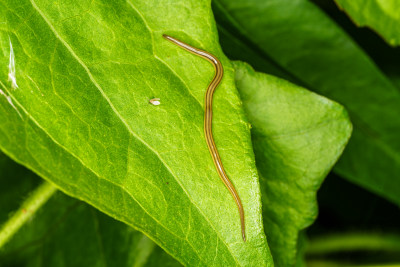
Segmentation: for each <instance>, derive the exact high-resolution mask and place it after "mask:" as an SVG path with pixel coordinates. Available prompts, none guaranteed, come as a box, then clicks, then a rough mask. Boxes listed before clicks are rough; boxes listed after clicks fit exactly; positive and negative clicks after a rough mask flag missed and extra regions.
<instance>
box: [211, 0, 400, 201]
mask: <svg viewBox="0 0 400 267" xmlns="http://www.w3.org/2000/svg"><path fill="white" fill-rule="evenodd" d="M213 3H214V10H215V12H216V18H217V21H218V22H219V23H222V24H223V26H224V28H225V29H228V28H229V29H231V31H233V30H234V32H231V34H232V35H235V34H236V32H238V33H239V36H244V37H245V38H246V39H247V41H246V40H245V41H244V42H247V43H251V44H252V45H253V46H255V47H256V48H257V49H258V51H259V52H258V55H259V57H258V59H257V60H271V59H272V60H273V61H274V62H275V63H276V64H278V65H279V66H281V67H282V68H283V69H285V70H286V71H287V72H289V73H290V74H291V75H293V76H294V77H295V78H296V79H297V80H300V81H301V84H302V85H305V86H306V88H309V89H311V90H313V91H316V92H318V93H320V94H322V95H324V96H327V97H328V98H330V99H333V100H336V101H338V102H339V103H341V104H343V105H344V106H345V107H346V109H347V110H348V112H349V114H350V117H351V120H352V122H353V125H354V133H353V136H352V139H351V141H350V143H349V145H348V147H347V148H346V151H345V152H344V154H343V156H342V157H341V159H340V160H339V162H338V164H337V165H336V166H335V169H334V170H335V172H336V173H338V174H340V175H341V176H343V177H345V178H346V179H348V180H350V181H352V182H354V183H356V184H358V185H361V186H363V187H365V188H367V189H368V190H371V191H372V192H375V193H377V194H379V195H381V196H384V197H385V198H387V199H389V200H391V201H393V202H394V203H397V204H398V205H399V204H400V197H399V194H398V192H399V191H400V178H399V175H398V174H399V173H400V161H399V159H400V154H399V151H400V142H399V140H398V136H397V133H398V132H399V131H400V122H399V120H398V118H399V117H400V106H399V104H398V103H400V94H399V91H398V89H397V88H395V87H394V86H393V84H392V83H391V82H390V81H389V80H388V79H387V77H386V76H384V75H383V74H382V72H381V71H380V70H379V69H378V68H377V67H376V66H375V64H374V63H373V62H372V61H371V60H370V58H368V56H367V55H366V54H365V53H364V52H363V51H362V50H361V49H360V48H359V47H358V46H357V45H356V44H355V43H354V42H353V41H352V39H351V38H350V37H349V36H348V35H347V34H345V33H344V31H343V30H342V29H341V28H339V27H338V26H337V25H336V24H335V22H333V21H332V20H331V19H330V18H328V17H327V16H326V14H324V13H323V12H322V11H321V10H320V9H319V8H318V7H317V6H316V5H315V4H313V3H312V2H310V1H306V0H296V1H292V0H288V1H286V0H281V1H273V0H270V1H264V2H260V1H255V0H233V1H227V0H215V1H214V2H213ZM224 23H227V25H225V24H224ZM222 43H224V42H222ZM228 56H230V57H231V58H235V57H233V56H232V55H228ZM250 63H252V62H250Z"/></svg>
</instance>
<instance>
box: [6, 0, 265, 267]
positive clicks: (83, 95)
mask: <svg viewBox="0 0 400 267" xmlns="http://www.w3.org/2000/svg"><path fill="white" fill-rule="evenodd" d="M0 14H1V15H0V17H1V18H2V20H3V21H4V23H1V24H0V44H1V55H0V81H1V86H2V87H1V90H2V91H1V94H2V95H1V98H0V120H1V121H2V123H1V124H0V147H1V149H2V150H3V151H4V152H5V153H6V154H7V155H9V156H10V157H11V158H13V159H14V160H16V161H17V162H19V163H22V164H23V165H25V166H27V167H28V168H30V169H32V170H34V171H35V172H36V173H38V174H39V175H40V176H42V177H43V178H45V179H47V180H49V181H51V182H52V183H54V184H55V185H56V186H57V187H58V188H59V189H61V190H62V191H64V192H65V193H67V194H68V195H70V196H73V197H75V198H78V199H81V200H84V201H85V202H88V203H90V204H91V205H93V206H95V207H96V208H98V209H99V210H101V211H103V212H105V213H106V214H108V215H110V216H111V217H113V218H115V219H118V220H121V221H123V222H125V223H127V224H128V225H130V226H132V227H134V228H135V229H137V230H139V231H141V232H143V233H145V234H146V235H147V236H149V237H150V238H151V239H153V240H154V241H155V242H156V243H157V244H159V245H160V246H161V247H163V248H165V250H166V251H168V252H169V253H170V254H172V255H173V256H174V257H175V258H177V259H178V260H179V261H180V262H181V263H183V264H185V265H190V266H197V265H220V266H234V265H249V264H250V263H251V265H256V266H268V265H271V264H272V259H271V256H270V254H269V249H268V246H267V243H266V238H265V234H264V232H263V228H262V220H261V201H260V198H261V197H260V191H259V184H258V177H257V171H256V168H255V163H254V158H253V151H252V146H251V139H250V130H249V126H248V123H247V120H246V118H245V116H244V112H243V110H242V107H241V105H240V100H239V97H238V94H237V92H236V89H235V87H234V76H233V70H232V67H231V65H230V63H229V61H228V60H227V59H226V58H225V57H224V56H223V54H222V52H221V50H220V48H219V45H218V39H217V30H216V27H215V23H214V21H213V17H212V13H211V8H210V3H209V1H197V0H196V1H195V0H193V1H89V0H87V1H79V2H76V1H61V2H56V3H55V2H54V1H45V0H32V1H27V0H22V1H11V0H7V1H2V2H0ZM163 33H167V34H170V35H173V36H175V37H177V38H179V39H181V40H183V41H185V42H188V43H190V44H192V45H194V46H196V47H199V48H202V49H205V50H207V51H210V52H212V53H213V54H215V55H216V56H218V57H219V58H220V59H221V61H222V63H223V65H224V68H225V75H224V80H223V82H222V84H221V85H220V86H219V87H218V90H217V91H216V93H215V96H214V121H213V132H214V135H215V142H216V144H217V147H219V150H220V154H221V158H222V161H223V163H224V165H225V168H226V171H227V173H228V176H229V177H230V178H231V180H232V182H233V184H234V185H235V187H236V189H237V191H238V192H239V195H240V197H241V199H242V202H243V205H244V209H245V215H246V229H247V242H246V243H244V242H243V240H242V239H241V233H240V221H239V215H238V211H237V208H236V205H235V203H234V201H233V199H232V197H231V195H230V194H229V192H228V191H227V189H226V188H225V186H224V185H223V183H222V182H221V181H220V179H219V177H218V174H217V172H216V170H215V167H214V164H213V162H212V159H211V157H210V154H209V152H208V149H207V145H206V143H205V139H204V134H203V98H204V93H205V90H206V88H207V85H208V84H209V82H210V80H211V78H212V76H213V71H214V70H213V67H212V66H211V65H210V63H209V62H207V61H205V60H204V59H202V58H200V57H197V56H195V55H191V54H190V53H188V52H187V51H184V50H183V49H181V48H179V47H177V46H175V45H173V44H171V43H169V42H167V41H166V40H164V39H163V38H162V34H163ZM152 98H160V100H161V105H159V106H154V105H151V104H149V100H150V99H152Z"/></svg>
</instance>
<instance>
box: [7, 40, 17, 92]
mask: <svg viewBox="0 0 400 267" xmlns="http://www.w3.org/2000/svg"><path fill="white" fill-rule="evenodd" d="M8 39H9V41H10V59H9V63H8V80H9V81H10V82H11V87H12V88H13V89H15V88H18V85H17V78H16V77H15V55H14V49H13V46H12V43H11V39H10V38H8Z"/></svg>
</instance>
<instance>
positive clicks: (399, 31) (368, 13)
mask: <svg viewBox="0 0 400 267" xmlns="http://www.w3.org/2000/svg"><path fill="white" fill-rule="evenodd" d="M335 1H336V3H337V4H338V6H339V7H340V8H341V9H343V10H344V11H345V12H346V13H348V15H349V16H350V17H351V19H352V20H353V21H354V22H355V23H356V24H357V25H359V26H368V27H370V28H372V29H373V30H375V31H376V32H378V33H379V34H380V35H382V37H383V38H384V39H385V40H386V41H387V42H388V43H389V44H391V45H393V46H395V45H399V44H400V28H399V25H400V6H399V3H398V2H397V1H395V0H353V1H346V0H335Z"/></svg>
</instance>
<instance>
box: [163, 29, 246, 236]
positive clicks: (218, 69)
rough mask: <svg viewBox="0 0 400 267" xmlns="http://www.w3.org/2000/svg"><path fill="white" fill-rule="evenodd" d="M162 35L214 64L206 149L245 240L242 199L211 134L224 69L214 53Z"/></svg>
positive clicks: (207, 106) (207, 98)
mask: <svg viewBox="0 0 400 267" xmlns="http://www.w3.org/2000/svg"><path fill="white" fill-rule="evenodd" d="M163 37H164V38H165V39H167V40H168V41H170V42H172V43H174V44H176V45H178V46H180V47H182V48H183V49H185V50H186V51H188V52H190V53H192V54H194V55H197V56H199V57H202V58H205V59H207V60H208V61H209V62H210V63H211V64H213V66H214V70H215V74H214V78H213V79H212V81H211V83H210V84H209V85H208V88H207V91H206V96H205V100H204V101H205V105H204V135H205V138H206V142H207V146H208V150H209V151H210V154H211V156H212V159H213V161H214V164H215V167H216V169H217V172H218V175H219V177H220V178H221V180H222V182H224V184H225V186H226V187H227V188H228V190H229V192H230V193H231V195H232V197H233V198H234V199H235V202H236V205H237V207H238V210H239V214H240V223H241V228H242V237H243V240H244V241H245V242H246V232H245V224H244V211H243V205H242V201H241V200H240V198H239V195H238V193H237V192H236V189H235V187H234V186H233V184H232V183H231V181H230V180H229V178H228V176H227V175H226V173H225V169H224V166H223V165H222V162H221V158H220V156H219V153H218V150H217V147H216V146H215V143H214V138H213V134H212V100H213V94H214V91H215V89H216V88H217V87H218V85H219V83H220V82H221V80H222V76H223V75H224V69H223V68H222V64H221V62H220V61H219V60H218V58H216V57H215V56H214V55H212V54H210V53H208V52H206V51H204V50H201V49H198V48H195V47H193V46H190V45H188V44H186V43H184V42H182V41H179V40H178V39H175V38H174V37H171V36H169V35H166V34H164V35H163Z"/></svg>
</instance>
